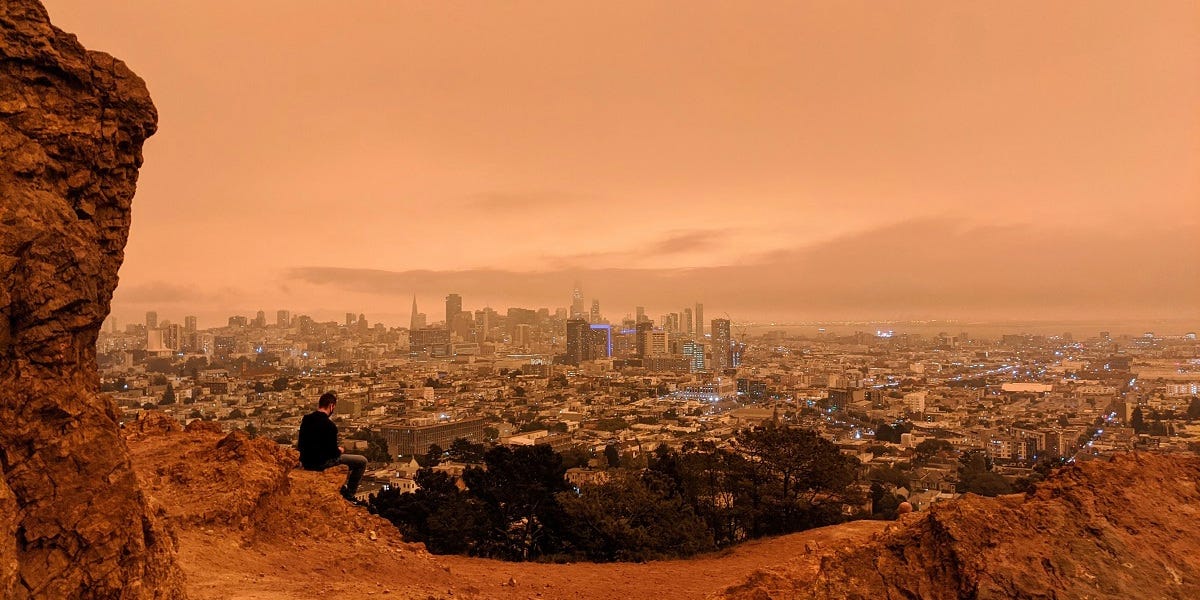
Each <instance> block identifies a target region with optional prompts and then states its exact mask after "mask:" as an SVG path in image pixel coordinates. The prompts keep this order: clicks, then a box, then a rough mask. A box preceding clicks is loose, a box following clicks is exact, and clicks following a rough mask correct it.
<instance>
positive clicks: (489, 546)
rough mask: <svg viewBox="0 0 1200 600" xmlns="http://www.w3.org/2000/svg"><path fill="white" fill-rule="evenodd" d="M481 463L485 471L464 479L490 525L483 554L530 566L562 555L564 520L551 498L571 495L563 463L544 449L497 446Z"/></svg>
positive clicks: (470, 471)
mask: <svg viewBox="0 0 1200 600" xmlns="http://www.w3.org/2000/svg"><path fill="white" fill-rule="evenodd" d="M483 462H484V467H482V468H480V467H472V468H469V469H467V470H466V472H464V473H463V483H465V484H466V485H467V488H468V489H469V490H470V493H471V495H472V496H473V497H475V498H477V499H478V500H480V501H481V502H482V503H483V505H484V507H485V509H486V512H487V513H488V515H489V518H490V521H491V524H492V529H491V532H490V535H489V537H488V538H487V539H486V540H484V541H483V542H482V549H481V552H484V553H485V554H486V555H488V556H496V557H500V558H508V559H510V560H511V559H517V560H528V559H530V558H535V557H537V556H541V555H545V554H553V553H554V552H555V551H557V550H558V549H560V548H561V547H562V546H561V544H562V539H561V538H562V531H563V529H564V526H563V515H562V508H561V506H560V505H559V503H558V500H557V499H556V498H555V495H556V494H558V493H559V492H563V491H567V490H568V489H569V486H568V485H567V481H566V479H564V478H563V474H564V473H565V472H566V469H565V468H563V466H562V457H560V456H559V455H558V453H556V452H554V450H553V449H551V448H550V446H547V445H544V444H536V445H533V446H518V447H516V448H509V447H507V446H496V447H494V448H492V449H490V450H488V451H487V452H486V453H485V454H484V457H483Z"/></svg>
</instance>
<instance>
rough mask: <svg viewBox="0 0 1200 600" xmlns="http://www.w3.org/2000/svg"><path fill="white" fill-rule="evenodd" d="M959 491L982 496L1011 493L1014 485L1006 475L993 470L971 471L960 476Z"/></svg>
mask: <svg viewBox="0 0 1200 600" xmlns="http://www.w3.org/2000/svg"><path fill="white" fill-rule="evenodd" d="M958 487H959V489H958V491H959V492H970V493H973V494H979V495H980V496H999V495H1001V494H1011V493H1012V492H1013V487H1012V485H1010V484H1009V483H1008V480H1007V479H1005V478H1004V477H1002V476H1000V475H997V474H996V473H993V472H991V471H983V472H970V473H966V474H964V475H961V476H960V477H959V486H958Z"/></svg>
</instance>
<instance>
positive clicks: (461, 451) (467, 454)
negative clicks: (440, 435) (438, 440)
mask: <svg viewBox="0 0 1200 600" xmlns="http://www.w3.org/2000/svg"><path fill="white" fill-rule="evenodd" d="M483 451H484V447H483V444H476V443H474V442H471V441H470V440H468V439H467V438H457V439H455V440H454V441H453V442H451V443H450V449H449V450H447V451H446V457H447V458H448V459H449V460H451V461H454V462H459V463H477V462H481V461H482V460H483Z"/></svg>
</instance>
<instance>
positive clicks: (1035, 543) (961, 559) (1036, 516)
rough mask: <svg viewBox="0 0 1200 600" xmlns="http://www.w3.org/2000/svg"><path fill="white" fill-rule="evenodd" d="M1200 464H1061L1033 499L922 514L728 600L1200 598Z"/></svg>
mask: <svg viewBox="0 0 1200 600" xmlns="http://www.w3.org/2000/svg"><path fill="white" fill-rule="evenodd" d="M1198 482H1200V459H1198V458H1197V457H1195V456H1162V455H1150V454H1134V455H1122V456H1118V457H1116V458H1115V459H1113V460H1112V461H1094V462H1089V463H1086V464H1082V465H1078V466H1073V467H1070V468H1067V469H1063V470H1061V471H1060V472H1059V473H1057V474H1056V476H1054V477H1052V478H1051V479H1050V480H1048V481H1046V482H1044V483H1042V484H1040V485H1039V486H1038V488H1037V489H1036V490H1035V492H1034V493H1032V494H1030V495H1027V496H1005V497H1001V498H981V497H979V496H967V497H964V498H962V499H959V500H955V501H952V502H947V503H945V504H942V505H937V506H935V507H934V508H933V509H932V510H930V511H929V512H927V513H913V514H911V515H908V516H905V517H903V518H902V519H901V520H900V522H898V523H896V524H894V525H892V526H890V527H889V528H888V529H887V530H885V531H884V532H883V533H881V534H879V536H878V537H876V538H875V539H873V540H872V541H870V542H869V543H866V544H863V545H861V546H860V547H857V548H852V549H848V550H843V551H840V552H837V553H835V554H832V555H830V556H826V557H825V558H823V560H822V562H821V566H820V570H819V573H818V575H817V577H816V578H815V580H813V579H812V577H811V574H810V573H807V572H798V573H793V574H790V575H793V576H789V574H782V575H779V574H776V576H774V577H764V578H759V580H757V581H750V582H747V585H743V586H738V587H737V588H734V589H730V590H728V591H727V593H726V594H725V597H727V598H762V597H799V598H861V599H868V598H869V599H872V600H878V599H880V598H927V599H931V600H934V599H951V598H980V599H984V598H1057V599H1074V598H1078V599H1080V600H1082V599H1084V598H1180V599H1183V598H1200V556H1198V554H1197V546H1196V545H1197V540H1200V518H1198V517H1200V488H1198V487H1197V483H1198Z"/></svg>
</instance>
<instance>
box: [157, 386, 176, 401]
mask: <svg viewBox="0 0 1200 600" xmlns="http://www.w3.org/2000/svg"><path fill="white" fill-rule="evenodd" d="M158 404H159V406H166V405H168V404H175V386H174V385H172V384H171V382H169V381H168V382H167V389H166V390H164V391H163V395H162V399H161V400H159V401H158Z"/></svg>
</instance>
